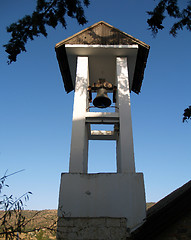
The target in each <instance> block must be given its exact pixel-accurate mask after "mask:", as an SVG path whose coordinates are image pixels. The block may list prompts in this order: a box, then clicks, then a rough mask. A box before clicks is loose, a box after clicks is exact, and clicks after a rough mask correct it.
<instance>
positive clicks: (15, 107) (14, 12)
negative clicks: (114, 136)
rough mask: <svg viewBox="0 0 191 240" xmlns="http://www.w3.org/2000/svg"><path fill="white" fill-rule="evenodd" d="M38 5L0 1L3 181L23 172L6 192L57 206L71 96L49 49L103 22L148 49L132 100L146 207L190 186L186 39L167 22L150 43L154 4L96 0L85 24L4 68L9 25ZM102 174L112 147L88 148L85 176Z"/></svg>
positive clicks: (38, 44)
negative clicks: (185, 112)
mask: <svg viewBox="0 0 191 240" xmlns="http://www.w3.org/2000/svg"><path fill="white" fill-rule="evenodd" d="M35 2H36V1H35V0H28V1H27V0H17V1H15V0H1V3H0V22H1V28H0V31H1V32H0V36H1V37H0V49H1V56H0V61H1V64H0V176H2V175H3V174H4V173H5V171H6V170H7V169H8V173H12V172H15V171H18V170H21V169H25V171H23V172H21V173H18V174H17V175H14V176H11V177H10V178H9V179H8V181H7V183H8V184H9V189H7V191H8V192H7V193H12V194H14V195H15V196H17V197H19V196H20V195H22V194H23V193H24V192H26V191H31V192H33V195H32V196H31V198H30V201H29V202H28V203H27V208H28V209H56V208H57V205H58V193H59V184H60V175H61V173H62V172H67V171H68V167H69V154H70V140H71V125H72V124H71V123H72V107H73V93H70V94H66V93H65V90H64V86H63V82H62V79H61V74H60V72H59V67H58V63H57V59H56V55H55V51H54V46H55V44H56V43H58V42H59V41H61V40H63V39H65V38H67V37H69V36H71V35H73V34H75V33H77V32H79V31H80V30H82V29H84V28H86V27H88V26H90V25H92V24H94V23H96V22H98V21H101V20H103V21H105V22H107V23H109V24H111V25H113V26H114V27H116V28H118V29H120V30H122V31H124V32H126V33H128V34H130V35H132V36H134V37H135V38H138V39H139V40H141V41H143V42H145V43H147V44H149V45H150V46H151V49H150V53H149V57H148V62H147V67H146V70H145V76H144V80H143V85H142V90H141V93H140V94H139V95H136V94H134V93H132V95H131V104H132V121H133V135H134V148H135V164H136V170H137V172H143V173H144V180H145V188H146V199H147V201H148V202H151V201H153V202H156V201H159V200H160V199H161V198H163V197H164V196H165V195H167V194H168V193H170V192H171V191H173V190H175V189H176V188H178V187H180V186H181V185H183V184H184V183H186V182H187V181H189V180H190V176H191V141H190V140H191V121H190V122H189V123H184V124H183V123H182V114H183V110H184V109H185V108H186V107H188V106H189V105H190V104H191V98H190V89H191V79H190V78H191V77H190V73H191V63H190V55H191V47H190V43H191V33H190V32H188V31H186V30H185V31H182V32H179V33H178V36H177V37H176V38H173V37H172V36H170V35H169V33H168V29H169V26H170V23H171V20H168V19H167V20H166V21H165V26H166V28H165V30H164V31H162V32H160V33H159V34H158V36H157V37H156V38H153V37H152V34H151V32H150V31H148V29H147V28H148V26H147V23H146V19H147V14H146V11H148V10H152V9H153V7H154V6H155V3H156V2H157V1H156V2H155V1H153V0H147V1H140V0H133V1H132V0H120V1H114V0H105V1H104V0H96V1H91V5H90V6H89V8H88V9H87V10H86V16H87V18H88V21H89V22H88V24H86V25H85V26H79V25H78V24H77V23H76V21H75V20H71V19H68V28H67V29H66V30H65V29H63V28H62V27H61V26H59V27H57V29H56V30H53V29H49V31H48V33H49V35H48V37H47V38H45V37H43V36H42V37H39V38H36V39H35V40H34V41H32V42H29V43H28V44H27V45H26V48H27V50H28V51H27V53H23V54H21V55H20V56H19V57H18V61H17V62H16V63H12V64H11V65H7V63H6V62H7V59H6V57H7V55H6V53H5V52H4V49H3V47H2V45H3V44H5V43H7V41H8V40H9V34H7V33H6V26H8V25H9V24H11V23H12V22H14V21H17V20H18V19H19V18H22V17H23V16H24V15H25V14H30V13H31V12H32V11H33V10H34V7H35ZM186 2H187V1H182V4H183V3H186ZM95 153H96V154H95ZM104 171H107V172H114V171H116V167H115V144H114V143H112V142H110V143H109V144H107V143H105V142H95V141H94V142H91V143H90V155H89V172H104Z"/></svg>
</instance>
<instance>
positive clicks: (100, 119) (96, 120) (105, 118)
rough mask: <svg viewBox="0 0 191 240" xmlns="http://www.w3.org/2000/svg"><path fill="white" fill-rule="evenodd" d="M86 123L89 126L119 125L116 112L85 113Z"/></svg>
mask: <svg viewBox="0 0 191 240" xmlns="http://www.w3.org/2000/svg"><path fill="white" fill-rule="evenodd" d="M86 123H91V124H115V123H119V114H118V113H117V112H115V113H111V112H86Z"/></svg>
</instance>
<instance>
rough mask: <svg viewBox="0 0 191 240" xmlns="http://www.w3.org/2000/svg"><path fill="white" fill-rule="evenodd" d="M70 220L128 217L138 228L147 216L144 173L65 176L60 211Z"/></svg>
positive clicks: (134, 226)
mask: <svg viewBox="0 0 191 240" xmlns="http://www.w3.org/2000/svg"><path fill="white" fill-rule="evenodd" d="M63 213H64V214H65V215H66V216H68V217H69V216H70V217H125V218H127V227H129V228H130V229H132V228H136V226H138V225H139V224H141V223H142V222H143V219H144V218H145V217H146V203H145V191H144V182H143V174H142V173H117V174H116V173H98V174H82V173H63V174H62V177H61V185H60V197H59V212H58V215H59V216H62V214H63Z"/></svg>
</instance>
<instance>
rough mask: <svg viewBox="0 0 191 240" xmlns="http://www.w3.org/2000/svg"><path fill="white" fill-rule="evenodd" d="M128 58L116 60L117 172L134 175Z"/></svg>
mask: <svg viewBox="0 0 191 240" xmlns="http://www.w3.org/2000/svg"><path fill="white" fill-rule="evenodd" d="M127 64H128V63H127V58H126V57H117V58H116V70H117V71H116V72H117V101H118V107H119V126H120V128H119V137H118V140H117V144H116V145H117V172H118V173H128V172H130V173H134V172H135V161H134V148H133V133H132V121H131V103H130V88H129V74H128V65H127Z"/></svg>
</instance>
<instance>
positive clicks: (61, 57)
mask: <svg viewBox="0 0 191 240" xmlns="http://www.w3.org/2000/svg"><path fill="white" fill-rule="evenodd" d="M65 44H88V45H133V44H138V46H139V49H138V54H137V60H136V66H135V72H134V77H133V86H132V91H134V92H135V93H139V92H140V89H141V85H142V80H143V76H144V70H145V67H146V62H147V57H148V53H149V48H150V47H149V45H147V44H146V43H144V42H142V41H140V40H138V39H136V38H134V37H132V36H131V35H129V34H127V33H124V32H122V31H120V30H119V29H117V28H114V27H113V26H111V25H109V24H108V23H106V22H104V21H100V22H98V23H96V24H94V25H92V26H90V27H88V28H86V29H84V30H82V31H80V32H78V33H76V34H74V35H73V36H71V37H69V38H67V39H65V40H63V41H61V42H59V43H57V44H56V46H55V51H56V55H57V59H58V63H59V66H60V71H61V74H62V78H63V82H64V86H65V90H66V92H70V91H72V90H73V89H74V86H73V84H72V80H71V74H70V70H69V65H68V60H67V55H66V49H65Z"/></svg>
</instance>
